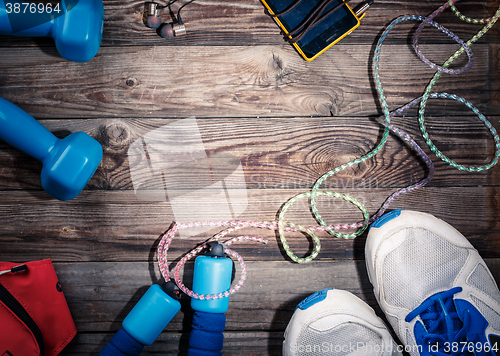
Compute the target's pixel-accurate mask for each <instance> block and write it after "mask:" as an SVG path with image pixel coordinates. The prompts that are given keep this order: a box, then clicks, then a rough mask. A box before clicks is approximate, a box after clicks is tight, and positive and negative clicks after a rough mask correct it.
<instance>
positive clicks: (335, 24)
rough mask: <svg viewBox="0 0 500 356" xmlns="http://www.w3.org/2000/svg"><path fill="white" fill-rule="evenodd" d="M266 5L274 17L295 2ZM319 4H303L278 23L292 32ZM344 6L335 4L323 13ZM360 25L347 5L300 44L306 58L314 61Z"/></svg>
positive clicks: (274, 0)
mask: <svg viewBox="0 0 500 356" xmlns="http://www.w3.org/2000/svg"><path fill="white" fill-rule="evenodd" d="M264 1H265V3H266V4H267V5H268V7H269V8H270V9H271V11H272V12H273V13H278V12H281V11H283V10H285V9H287V8H288V7H290V6H291V5H292V3H294V2H295V1H296V0H263V2H264ZM319 2H320V0H303V1H301V2H300V3H299V4H298V5H297V6H296V7H295V8H294V9H293V10H291V11H289V12H288V13H286V14H284V15H282V16H279V17H278V19H279V22H281V24H282V25H283V27H285V29H286V31H287V32H290V31H293V30H294V29H295V28H296V27H297V26H299V25H300V24H301V23H302V21H304V19H305V18H306V17H307V15H309V14H310V13H311V12H312V11H313V10H314V8H315V7H316V6H317V4H318V3H319ZM342 3H343V1H342V0H335V1H332V2H331V3H330V4H329V5H328V6H327V7H326V8H325V10H324V11H323V13H326V12H328V11H329V10H331V9H333V8H334V7H335V6H337V5H339V4H342ZM358 25H359V20H358V19H357V18H356V16H355V15H354V14H353V13H352V11H351V10H350V9H349V8H348V7H347V5H344V6H342V7H340V8H339V9H337V10H336V11H334V12H333V13H332V14H330V15H328V16H327V17H326V18H325V19H324V20H322V21H320V22H319V23H317V24H316V25H314V26H313V27H312V28H310V29H309V30H308V31H307V33H306V34H305V35H304V37H302V38H301V39H300V40H299V41H298V42H297V45H298V47H300V49H301V50H302V52H303V53H304V55H305V56H306V57H307V58H313V57H315V56H316V55H318V54H319V53H320V52H321V51H323V50H324V49H326V48H327V47H328V46H329V45H332V44H334V43H335V42H336V41H337V40H339V39H340V38H341V37H342V36H343V35H345V34H346V33H348V32H350V31H351V30H352V29H354V28H355V27H357V26H358Z"/></svg>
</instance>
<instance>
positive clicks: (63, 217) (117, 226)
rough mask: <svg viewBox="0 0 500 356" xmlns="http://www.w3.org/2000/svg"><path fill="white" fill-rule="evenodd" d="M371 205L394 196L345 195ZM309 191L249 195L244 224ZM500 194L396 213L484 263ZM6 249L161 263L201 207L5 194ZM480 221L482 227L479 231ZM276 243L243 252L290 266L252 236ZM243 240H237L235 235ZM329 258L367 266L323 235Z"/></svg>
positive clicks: (322, 205)
mask: <svg viewBox="0 0 500 356" xmlns="http://www.w3.org/2000/svg"><path fill="white" fill-rule="evenodd" d="M338 191H339V192H342V193H346V194H351V195H352V196H353V197H355V198H357V199H358V200H360V201H361V202H362V203H364V204H365V205H366V207H367V209H368V211H369V212H370V214H374V213H375V212H376V211H377V209H378V208H379V207H380V205H381V204H382V203H383V201H384V200H385V199H386V197H388V196H389V195H390V194H391V193H392V192H393V190H392V189H383V188H365V189H361V188H360V189H348V188H344V189H339V190H338ZM300 192H303V191H302V190H291V189H279V190H269V189H268V190H258V189H257V190H247V191H246V192H245V193H246V195H247V199H248V200H247V204H248V205H247V206H246V209H245V211H244V212H243V214H241V215H240V216H238V219H242V220H252V221H266V220H272V219H275V217H276V216H277V215H276V214H277V212H278V210H279V209H280V207H281V206H282V204H283V203H284V202H285V201H287V200H288V199H289V198H291V197H292V196H294V195H295V194H297V193H300ZM499 196H500V194H499V193H498V187H481V188H479V187H465V188H460V187H451V188H443V187H436V188H423V189H421V190H420V191H416V192H413V193H408V194H406V195H403V196H401V197H400V198H399V199H397V200H396V201H395V202H394V203H393V204H392V205H391V209H395V208H404V209H408V210H417V211H424V212H428V213H430V214H434V215H436V216H438V217H439V218H441V219H444V220H445V221H447V222H448V223H450V224H452V225H453V226H455V227H456V228H457V229H458V230H459V231H461V232H462V233H463V234H464V235H465V236H467V237H468V238H469V240H470V241H471V243H472V244H473V245H474V246H475V247H476V248H477V249H478V250H479V251H480V252H481V254H482V255H483V256H484V257H488V258H498V257H500V255H499V251H500V248H498V247H499V241H500V235H499V234H500V230H499V225H498V214H497V209H498V206H500V201H499ZM0 199H1V201H2V204H1V205H0V209H1V210H0V213H1V216H0V224H1V225H2V230H1V231H0V242H1V245H2V247H3V248H2V257H3V258H4V259H7V260H14V261H18V262H22V260H24V259H42V258H46V257H52V258H53V259H54V260H55V261H89V262H92V261H94V262H96V261H149V260H152V259H153V256H154V250H155V246H156V244H157V243H158V242H159V241H158V239H159V236H160V234H161V233H162V232H163V231H165V230H166V229H167V228H168V227H169V226H170V224H171V222H172V221H174V220H175V221H179V222H190V221H193V216H192V215H193V212H194V211H196V210H197V209H196V206H195V205H193V204H195V203H193V202H192V201H191V202H190V201H185V204H186V205H185V209H184V210H176V212H175V214H174V212H173V209H172V206H171V204H169V203H165V202H146V201H141V200H138V199H137V198H136V196H135V195H134V193H133V192H123V191H120V192H99V191H94V192H93V191H86V192H83V193H81V194H80V195H79V196H78V197H77V198H76V199H74V200H72V201H69V202H58V201H54V200H53V199H49V198H47V196H46V195H45V193H44V192H31V193H30V192H2V193H0ZM318 208H319V210H320V212H321V213H322V214H323V215H324V218H325V219H326V221H328V222H329V223H347V222H357V221H358V220H361V219H362V215H361V213H360V212H359V211H358V210H357V209H356V208H355V207H354V206H352V205H351V204H348V203H346V202H344V201H338V200H326V199H319V200H318ZM203 213H204V214H205V215H204V217H206V219H203V220H224V219H231V216H230V215H227V213H226V212H225V209H224V204H223V203H217V204H212V205H210V209H205V210H204V211H203ZM287 219H288V220H290V221H293V222H296V223H300V224H304V225H316V223H315V222H314V220H313V218H312V216H311V214H310V212H309V207H308V205H307V202H306V201H301V202H299V203H298V204H297V206H294V207H293V208H292V209H291V210H290V212H289V214H287ZM471 221H473V222H474V223H471ZM193 231H194V232H197V233H198V234H199V235H198V236H194V237H189V238H188V236H192V235H186V234H184V235H183V236H182V237H181V238H178V239H176V241H175V243H174V244H173V245H172V247H171V252H170V253H171V258H172V261H174V260H175V259H177V258H178V257H179V256H181V255H182V254H183V253H186V252H187V250H189V249H191V248H194V247H195V245H196V243H197V242H199V241H204V240H205V239H206V238H208V237H210V236H211V234H213V233H216V232H218V230H217V229H214V230H212V231H211V233H209V232H207V231H204V232H201V233H200V231H199V230H198V231H196V230H193ZM245 232H246V233H248V234H251V235H257V236H261V237H265V238H267V239H269V245H267V246H255V245H254V244H242V245H241V247H238V250H239V251H241V253H242V255H243V256H244V258H246V259H249V260H281V259H283V258H287V257H286V256H285V255H284V253H282V251H281V248H280V245H279V244H278V243H277V240H276V235H275V234H274V233H273V232H271V231H267V230H252V229H249V230H245ZM233 236H237V235H233ZM320 236H321V238H322V241H323V242H322V252H321V254H320V255H319V256H318V258H319V259H321V260H323V259H326V260H331V259H364V252H363V251H364V250H363V249H364V238H363V237H361V238H359V239H356V240H342V239H335V238H331V237H328V236H327V235H326V234H320ZM289 243H290V246H291V248H292V249H293V250H294V251H297V252H296V253H299V254H301V253H302V254H305V253H307V251H308V250H309V249H310V248H311V247H310V242H309V241H308V240H307V239H306V238H305V237H304V236H302V235H297V234H291V235H289Z"/></svg>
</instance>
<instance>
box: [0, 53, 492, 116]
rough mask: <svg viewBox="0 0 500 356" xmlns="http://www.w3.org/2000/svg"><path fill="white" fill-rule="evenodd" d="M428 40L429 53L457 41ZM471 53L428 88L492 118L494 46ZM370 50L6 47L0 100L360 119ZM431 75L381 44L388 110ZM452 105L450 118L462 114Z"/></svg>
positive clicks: (366, 98)
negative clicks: (80, 55)
mask: <svg viewBox="0 0 500 356" xmlns="http://www.w3.org/2000/svg"><path fill="white" fill-rule="evenodd" d="M428 47H430V49H429V51H430V53H428V54H427V55H428V57H430V58H431V59H433V60H438V59H444V58H447V55H448V54H451V53H453V51H454V50H455V48H456V46H454V45H440V46H434V45H430V46H428ZM474 50H475V52H474V53H475V57H474V58H475V63H474V66H473V67H472V69H470V70H469V71H468V72H467V73H465V74H463V75H459V76H443V78H442V79H441V80H440V81H439V84H438V85H437V87H436V88H435V90H436V91H449V92H452V93H455V94H457V95H460V96H464V97H465V98H467V99H468V100H470V101H472V102H473V103H474V104H475V105H476V106H477V107H478V108H479V109H480V110H481V111H483V112H484V114H486V115H489V114H495V115H496V114H497V113H498V108H499V107H500V105H499V103H498V101H496V100H493V101H492V99H494V97H490V95H489V91H490V90H491V89H490V79H488V78H489V77H488V75H489V73H490V62H491V61H496V60H498V59H497V58H496V57H492V58H490V57H491V56H492V55H495V56H496V55H498V52H497V51H496V52H494V53H490V47H489V45H487V44H484V45H477V46H475V47H474ZM371 51H372V47H371V46H370V45H352V46H344V47H340V48H339V49H338V50H336V51H327V52H326V53H325V54H324V55H322V56H320V57H319V58H318V59H317V60H315V61H314V62H312V63H307V62H305V61H303V60H301V59H300V58H299V56H297V54H296V53H295V52H294V51H293V49H291V48H289V47H288V46H266V45H264V46H256V47H236V46H235V47H220V46H210V47H206V46H190V47H129V48H127V51H126V52H124V51H122V50H120V51H118V50H117V49H116V48H103V49H102V51H101V52H100V53H99V55H98V56H97V57H96V58H94V59H93V60H92V62H90V63H85V64H80V63H70V62H67V61H64V60H62V59H58V58H56V57H52V56H51V55H49V54H47V53H42V52H41V50H40V49H38V48H9V49H5V50H3V51H2V57H3V58H4V61H3V62H2V64H0V83H2V86H0V97H3V98H5V99H7V100H9V101H12V102H13V103H15V104H17V105H19V106H20V107H21V108H23V109H25V110H26V111H28V112H29V113H30V114H32V115H33V116H35V117H36V118H67V117H73V118H98V117H130V118H132V117H141V118H145V117H164V118H178V117H183V116H184V117H191V116H196V117H255V116H259V117H279V116H281V117H290V116H292V117H293V116H369V115H377V114H378V113H379V108H378V105H377V99H376V97H375V96H374V93H375V89H374V84H373V82H372V80H371V79H370V78H372V75H373V73H372V69H371V67H372V63H371ZM167 58H168V60H166V59H167ZM144 61H147V63H148V65H146V66H145V65H143V63H144ZM15 63H20V64H15ZM187 63H189V65H187ZM433 73H434V71H433V70H432V69H431V68H430V67H427V66H426V65H425V64H423V63H422V62H421V61H420V60H419V59H418V58H416V56H415V54H414V53H413V52H412V51H411V50H410V49H409V48H408V46H406V45H404V46H402V45H388V46H386V47H384V49H383V51H382V58H381V77H382V81H383V84H384V87H385V95H386V96H387V98H388V104H389V106H390V107H391V108H396V107H398V106H400V105H403V104H405V103H407V102H409V101H411V100H413V99H414V98H416V97H419V96H420V95H421V94H422V92H423V90H424V88H425V86H426V85H427V83H428V81H429V80H430V78H431V77H432V74H433ZM493 75H495V74H493ZM347 78H348V80H346V79H347ZM464 83H467V85H466V86H464ZM446 104H447V105H446ZM450 105H451V106H452V107H457V104H454V103H453V104H450V103H448V102H445V101H443V100H439V101H437V100H436V101H433V103H432V105H431V107H432V108H433V113H436V114H445V113H447V112H448V111H449V108H450ZM458 107H459V109H458V110H457V112H456V115H469V114H470V111H468V110H465V109H463V108H461V107H460V106H458Z"/></svg>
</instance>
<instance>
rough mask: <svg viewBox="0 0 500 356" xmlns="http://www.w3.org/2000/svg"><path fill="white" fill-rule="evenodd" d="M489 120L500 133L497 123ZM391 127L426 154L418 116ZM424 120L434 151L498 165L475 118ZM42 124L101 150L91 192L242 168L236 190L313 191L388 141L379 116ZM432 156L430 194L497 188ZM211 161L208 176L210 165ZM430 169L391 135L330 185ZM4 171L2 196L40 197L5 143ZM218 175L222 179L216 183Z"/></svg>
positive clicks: (496, 178) (210, 178) (32, 169)
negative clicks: (25, 192)
mask: <svg viewBox="0 0 500 356" xmlns="http://www.w3.org/2000/svg"><path fill="white" fill-rule="evenodd" d="M455 109H457V111H459V110H460V108H454V109H453V110H455ZM491 119H492V121H493V126H494V127H497V128H499V127H500V122H499V119H498V117H496V116H495V117H492V118H491ZM393 122H394V124H395V125H397V126H398V127H400V128H401V129H403V130H405V131H406V132H408V133H409V134H410V135H411V136H412V137H414V138H415V140H416V141H417V142H418V143H419V144H420V145H422V147H426V145H425V143H424V142H423V139H422V138H421V133H420V131H419V130H418V128H417V121H416V118H415V117H406V118H404V119H403V118H397V119H394V120H393ZM426 122H427V124H428V132H429V134H430V136H431V138H432V140H433V141H434V143H435V144H436V145H437V146H438V148H439V149H440V150H441V151H442V152H443V153H444V154H446V155H448V156H449V157H450V158H452V159H453V160H455V161H457V162H458V163H461V164H466V165H479V164H486V163H487V162H489V161H490V160H491V159H492V158H493V153H494V147H493V145H494V142H493V139H492V138H491V137H490V134H489V132H488V130H487V129H486V128H485V127H484V126H483V124H482V123H480V122H479V120H478V119H477V118H476V117H429V118H427V119H426ZM41 123H42V124H43V125H45V126H46V127H47V128H48V129H49V130H50V131H52V132H54V133H55V134H56V135H57V136H59V137H64V136H66V135H67V134H68V133H71V132H75V131H84V132H87V133H89V134H90V135H92V136H93V137H95V138H96V139H97V140H98V141H99V142H100V143H101V144H102V146H103V148H104V158H103V161H102V163H101V166H100V168H99V169H98V171H97V173H96V175H95V176H94V178H93V179H92V180H91V181H90V183H89V185H88V186H87V189H91V190H97V189H106V190H123V189H128V190H130V189H134V188H135V189H138V188H139V187H140V189H141V190H144V189H160V190H162V189H164V188H167V189H169V190H170V191H172V190H176V189H199V188H200V187H201V186H206V185H210V184H213V183H215V182H216V181H218V180H219V179H224V178H226V176H228V175H230V174H232V173H233V171H234V170H235V169H236V168H237V164H239V163H241V167H242V173H241V174H240V176H241V177H240V178H241V179H240V181H239V182H238V181H234V182H232V184H231V186H230V188H245V187H246V188H250V189H294V188H303V189H309V188H310V187H312V185H313V184H314V182H315V180H316V179H318V178H319V177H320V176H321V175H322V174H324V173H325V172H327V171H328V170H330V169H333V168H335V167H337V166H339V165H341V164H344V163H347V162H349V161H351V160H353V159H355V158H359V157H361V156H362V155H364V154H366V153H367V152H369V151H370V150H371V149H373V148H375V146H376V145H377V143H378V142H379V140H380V135H381V129H380V125H379V124H378V123H376V122H375V120H374V119H373V118H343V117H334V118H332V117H321V118H287V119H283V118H282V119H280V118H270V119H265V118H263V119H257V120H256V119H238V120H234V119H197V120H196V121H194V120H184V121H181V120H176V119H166V120H163V119H111V120H106V119H95V120H42V121H41ZM179 124H181V125H183V126H185V127H186V130H189V131H190V132H193V134H192V135H191V134H189V135H188V137H189V139H191V140H194V141H196V140H197V142H196V145H194V146H193V147H191V146H189V145H185V142H184V140H186V139H187V137H185V136H186V135H182V136H173V135H174V133H175V132H176V131H175V127H176V125H179ZM155 130H156V131H155ZM197 132H199V135H198V133H197ZM167 137H168V140H167ZM194 141H193V142H194ZM146 142H148V144H153V143H154V149H152V148H151V147H152V146H149V147H150V149H149V150H148V148H147V147H148V146H147V145H146V146H144V143H146ZM137 145H138V146H137ZM200 145H201V146H200ZM131 147H138V148H139V149H138V150H137V149H132V148H131ZM180 150H182V152H184V153H185V154H186V155H187V156H186V157H191V158H185V160H187V162H185V163H182V162H181V163H179V165H177V166H174V165H173V164H172V163H171V161H172V160H175V159H178V156H179V152H180ZM426 151H427V152H428V154H429V155H430V157H431V158H432V160H433V161H434V164H435V166H436V174H435V177H434V178H433V180H432V181H431V183H430V185H431V186H478V185H497V184H498V183H499V182H500V168H499V167H494V168H493V169H491V170H489V171H484V172H480V173H469V172H464V171H458V170H456V169H454V168H452V167H451V166H449V165H448V164H446V163H444V162H442V161H441V160H439V159H438V158H437V157H436V156H435V155H434V154H431V153H430V151H429V150H428V149H427V148H426ZM146 152H148V154H149V155H150V156H149V157H150V162H151V165H152V166H154V167H153V169H154V170H155V171H158V172H159V171H163V172H164V174H163V178H162V180H161V181H160V180H158V179H155V177H157V173H153V172H152V171H151V166H150V165H149V164H146V163H147V160H146V156H143V155H145V154H146ZM175 152H177V153H175ZM153 155H154V156H153ZM198 155H202V156H203V157H210V162H207V161H206V160H205V161H203V160H202V161H198V164H195V163H193V161H194V159H195V158H197V157H198ZM200 157H201V156H200ZM217 157H219V158H217ZM231 158H232V159H231ZM233 161H234V162H233ZM208 163H209V164H210V167H211V168H210V167H208V166H206V164H208ZM424 166H425V165H424V164H423V163H422V162H420V159H419V158H418V157H417V156H416V155H415V154H414V153H413V152H412V151H410V150H409V149H408V148H407V147H406V146H405V145H404V144H403V143H401V142H400V141H399V140H398V139H396V138H395V137H390V138H389V140H388V142H387V144H386V145H385V148H384V149H383V150H382V151H381V152H380V153H379V154H378V155H377V156H375V158H374V159H370V160H367V161H365V162H363V163H361V164H359V165H357V166H355V167H354V168H351V169H347V170H345V171H342V172H339V173H338V174H337V175H335V176H333V177H332V178H330V179H329V180H328V181H327V182H326V183H325V185H324V187H329V188H331V189H333V188H347V187H357V188H370V187H374V188H383V187H402V186H405V185H408V184H411V183H415V182H417V181H418V180H419V179H422V178H423V177H424V176H425V175H426V174H427V173H426V169H425V168H424ZM0 167H1V168H0V189H2V190H18V189H35V190H36V189H41V188H40V170H41V164H40V163H39V162H37V161H35V160H34V159H32V158H30V157H28V156H26V155H24V154H23V153H21V152H19V151H17V150H15V149H14V148H12V147H9V146H7V145H6V144H4V143H1V142H0ZM207 172H211V174H210V175H207ZM214 172H218V173H217V174H216V175H217V177H215V176H214V174H215V173H214ZM158 174H159V173H158ZM204 177H205V178H206V179H205V178H204ZM157 178H158V177H157Z"/></svg>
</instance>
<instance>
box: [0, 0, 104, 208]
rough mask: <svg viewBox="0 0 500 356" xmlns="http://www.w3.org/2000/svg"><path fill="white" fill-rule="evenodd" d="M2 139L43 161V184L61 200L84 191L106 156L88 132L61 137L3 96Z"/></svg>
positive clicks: (0, 115)
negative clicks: (103, 156)
mask: <svg viewBox="0 0 500 356" xmlns="http://www.w3.org/2000/svg"><path fill="white" fill-rule="evenodd" d="M0 1H1V0H0ZM0 139H2V140H3V141H5V142H6V143H8V144H10V145H12V146H14V147H16V148H17V149H19V150H21V151H23V152H25V153H27V154H28V155H30V156H32V157H34V158H36V159H38V160H39V161H41V162H42V163H43V168H42V174H41V181H42V187H43V189H45V191H46V192H47V193H49V194H50V195H51V196H53V197H54V198H57V199H59V200H69V199H73V198H74V197H76V196H77V195H78V194H80V192H81V191H82V189H83V188H85V186H86V185H87V183H88V181H89V180H90V178H92V176H93V175H94V172H95V171H96V169H97V167H98V166H99V164H100V163H101V159H102V147H101V145H100V144H99V142H97V141H96V140H94V139H93V138H92V137H90V136H89V135H87V134H86V133H84V132H75V133H72V134H70V135H69V136H67V137H65V138H64V139H58V138H57V137H55V136H54V135H53V134H52V133H51V132H50V131H49V130H47V129H46V128H45V127H44V126H43V125H42V124H40V123H39V122H38V121H37V120H35V119H34V118H33V117H32V116H30V115H29V114H27V113H26V112H25V111H23V110H21V109H20V108H18V107H17V106H15V105H14V104H12V103H10V102H8V101H7V100H5V99H2V98H0Z"/></svg>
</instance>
